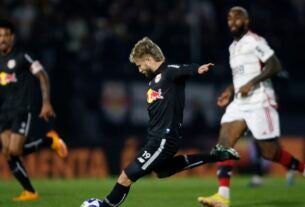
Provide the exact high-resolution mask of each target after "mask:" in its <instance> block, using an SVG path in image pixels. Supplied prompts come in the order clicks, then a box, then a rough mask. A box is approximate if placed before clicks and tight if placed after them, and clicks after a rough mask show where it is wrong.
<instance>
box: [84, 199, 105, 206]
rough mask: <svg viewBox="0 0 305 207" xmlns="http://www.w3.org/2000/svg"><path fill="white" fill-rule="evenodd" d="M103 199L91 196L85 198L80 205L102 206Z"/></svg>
mask: <svg viewBox="0 0 305 207" xmlns="http://www.w3.org/2000/svg"><path fill="white" fill-rule="evenodd" d="M102 203H103V201H101V200H100V199H97V198H90V199H88V200H85V201H84V202H83V203H82V205H81V206H80V207H100V206H101V205H102Z"/></svg>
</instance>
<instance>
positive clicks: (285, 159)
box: [258, 138, 305, 174]
mask: <svg viewBox="0 0 305 207" xmlns="http://www.w3.org/2000/svg"><path fill="white" fill-rule="evenodd" d="M258 144H259V146H260V149H261V151H262V156H263V157H264V158H265V159H267V160H271V161H273V162H277V163H279V164H281V165H283V166H284V167H286V168H287V169H288V170H295V171H299V172H300V173H302V174H304V172H305V171H304V169H305V165H304V162H302V161H300V160H298V159H297V158H295V157H294V156H292V155H291V154H290V153H289V152H287V151H285V150H284V149H283V148H282V147H281V146H280V144H279V142H278V139H277V138H275V139H268V140H258Z"/></svg>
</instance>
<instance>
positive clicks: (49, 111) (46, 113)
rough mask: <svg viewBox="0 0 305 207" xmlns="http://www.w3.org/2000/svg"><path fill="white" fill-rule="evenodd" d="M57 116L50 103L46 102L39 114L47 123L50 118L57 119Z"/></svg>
mask: <svg viewBox="0 0 305 207" xmlns="http://www.w3.org/2000/svg"><path fill="white" fill-rule="evenodd" d="M55 116H56V114H55V112H54V109H53V107H52V105H51V103H50V102H45V103H43V104H42V108H41V111H40V114H39V117H40V118H43V119H44V120H45V121H48V120H49V118H50V117H55Z"/></svg>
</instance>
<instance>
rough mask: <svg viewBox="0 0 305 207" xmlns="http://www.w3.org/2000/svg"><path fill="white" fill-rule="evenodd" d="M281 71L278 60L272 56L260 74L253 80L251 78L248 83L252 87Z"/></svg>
mask: <svg viewBox="0 0 305 207" xmlns="http://www.w3.org/2000/svg"><path fill="white" fill-rule="evenodd" d="M280 70H281V64H280V62H279V60H278V58H277V57H276V56H275V55H273V56H272V57H271V58H270V59H269V60H268V61H267V62H266V66H265V69H264V70H263V71H262V73H261V74H260V75H258V76H256V77H255V78H253V79H252V80H251V81H250V82H251V84H252V85H256V84H258V83H259V82H261V81H264V80H267V79H269V78H271V77H272V76H274V75H275V74H277V73H278V72H279V71H280Z"/></svg>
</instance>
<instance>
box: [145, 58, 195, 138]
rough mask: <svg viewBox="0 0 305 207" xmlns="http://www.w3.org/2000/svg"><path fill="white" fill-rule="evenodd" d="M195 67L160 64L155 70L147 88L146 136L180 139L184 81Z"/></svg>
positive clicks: (193, 72) (193, 65)
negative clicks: (147, 122)
mask: <svg viewBox="0 0 305 207" xmlns="http://www.w3.org/2000/svg"><path fill="white" fill-rule="evenodd" d="M198 67H199V65H197V64H191V65H177V64H175V65H173V64H167V63H163V64H162V65H161V66H160V67H159V68H158V70H157V71H155V73H154V74H153V76H152V79H151V81H150V82H149V88H148V91H147V104H148V107H147V109H148V113H149V119H150V120H149V126H148V135H149V136H153V137H162V138H166V137H172V138H181V127H182V120H183V109H184V102H185V80H186V78H187V77H188V76H191V75H195V74H197V71H198Z"/></svg>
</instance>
